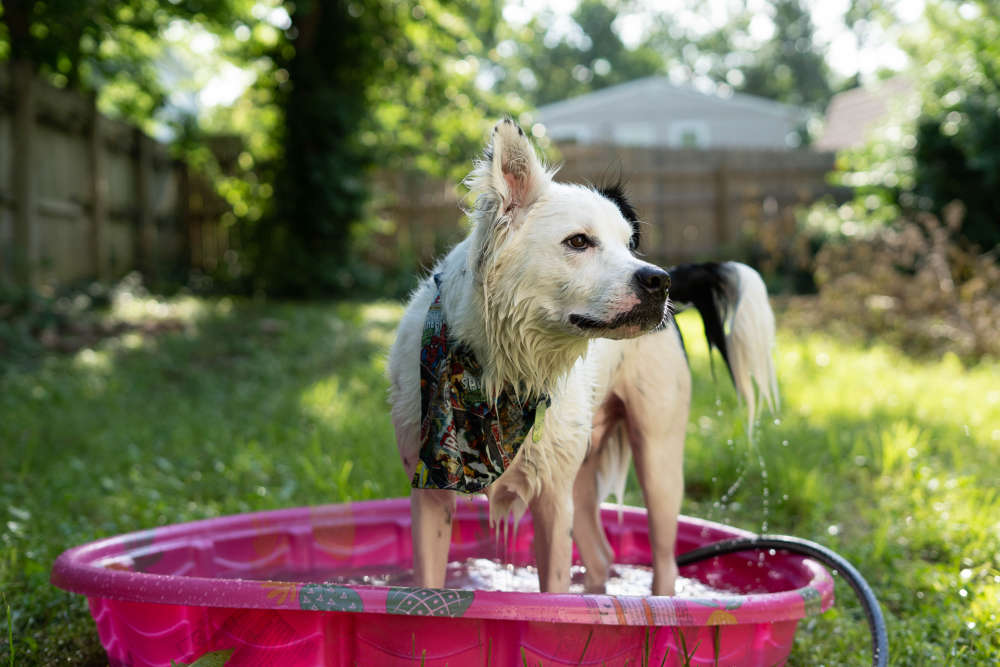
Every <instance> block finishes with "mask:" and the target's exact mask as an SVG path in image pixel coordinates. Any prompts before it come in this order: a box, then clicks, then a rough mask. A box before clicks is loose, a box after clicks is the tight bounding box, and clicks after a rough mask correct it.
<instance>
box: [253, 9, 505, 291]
mask: <svg viewBox="0 0 1000 667" xmlns="http://www.w3.org/2000/svg"><path fill="white" fill-rule="evenodd" d="M288 7H289V10H290V12H289V13H290V15H291V18H292V25H291V28H290V29H289V30H288V31H287V32H286V38H287V45H288V46H290V47H291V48H289V49H287V52H288V54H289V55H288V56H287V57H280V56H278V57H276V61H277V63H278V66H279V68H280V71H282V72H285V73H287V74H286V76H287V84H285V85H282V86H280V87H279V88H278V103H279V106H280V107H281V109H282V110H283V113H284V122H283V124H282V128H281V139H280V142H279V143H280V145H281V147H282V148H281V155H280V157H279V159H278V162H277V169H276V174H275V176H274V182H275V185H274V193H275V199H274V202H273V207H272V210H271V211H270V213H269V214H268V215H266V216H265V217H264V218H263V219H262V220H261V221H260V223H259V224H258V225H257V226H256V233H255V238H256V242H255V246H256V251H255V255H256V256H255V262H254V263H255V265H256V273H257V277H258V279H259V284H258V287H261V288H263V289H265V290H266V291H268V292H270V293H277V294H285V295H316V294H331V293H339V294H345V293H353V292H354V291H355V290H356V289H358V288H359V287H372V286H371V285H362V284H361V283H363V280H362V279H361V277H360V275H361V274H362V273H364V272H365V271H366V269H365V267H363V266H361V262H360V259H359V254H360V253H359V252H358V246H359V244H360V243H361V237H363V236H364V234H365V232H366V230H367V228H368V227H369V222H370V220H371V214H370V212H369V211H368V209H367V203H368V202H369V198H370V184H371V180H372V178H371V177H372V175H373V169H374V167H375V166H376V165H378V166H380V167H390V166H391V167H396V168H400V169H419V170H421V171H423V172H425V173H430V174H434V175H442V174H444V173H446V172H449V173H452V172H451V166H453V165H458V164H463V165H466V164H467V163H468V158H469V155H471V154H473V152H474V151H475V150H478V148H479V146H480V145H481V141H482V137H483V136H484V134H485V129H486V126H487V124H488V123H489V119H490V118H491V117H496V116H497V115H499V114H500V113H501V112H503V111H517V110H518V108H517V107H518V104H517V101H516V100H509V99H504V98H503V97H500V96H497V95H495V94H492V93H490V92H489V91H486V90H482V89H480V88H478V87H477V86H476V85H475V77H476V73H477V68H478V63H479V61H478V59H476V58H475V56H474V54H476V53H481V52H483V51H484V50H485V49H487V48H488V47H489V46H490V45H491V41H492V37H493V34H494V30H495V26H496V23H497V21H498V20H499V15H500V8H499V2H487V3H480V2H475V1H474V0H441V1H439V2H430V3H418V2H391V1H390V0H367V1H364V2H362V1H359V0H354V1H352V2H348V1H347V0H329V1H323V2H321V1H320V0H299V1H297V2H295V3H294V5H292V3H289V4H288ZM375 279H376V280H377V279H378V276H375Z"/></svg>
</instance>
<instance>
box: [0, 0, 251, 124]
mask: <svg viewBox="0 0 1000 667" xmlns="http://www.w3.org/2000/svg"><path fill="white" fill-rule="evenodd" d="M245 4H246V2H245V0H128V1H127V2H121V1H118V0H84V1H82V2H81V1H78V0H49V1H47V2H34V1H32V0H6V2H5V3H4V7H3V14H2V19H3V27H4V30H3V32H2V33H0V42H3V47H2V48H0V53H4V52H6V53H5V55H6V56H7V57H9V58H10V59H13V60H25V61H28V62H30V63H31V64H32V65H33V66H34V68H35V69H36V70H37V71H38V72H39V73H41V74H42V75H44V76H46V77H47V78H48V79H49V80H50V81H52V82H53V83H55V84H56V85H58V86H68V87H71V88H78V89H81V90H85V91H98V90H100V91H101V97H100V99H99V103H100V106H101V109H102V111H105V112H110V113H112V114H115V115H121V116H124V117H126V118H128V119H130V120H132V121H133V122H137V123H139V124H141V125H148V123H149V121H150V118H151V116H152V114H153V111H154V110H156V109H158V108H160V107H161V106H162V105H163V104H164V103H165V101H166V98H167V95H168V91H167V90H165V89H164V87H163V85H162V83H161V80H160V77H159V76H158V75H157V71H156V68H155V62H154V61H155V60H156V58H157V57H159V56H161V55H162V53H163V45H162V43H161V42H160V40H159V37H160V33H161V32H162V31H163V30H164V28H165V27H166V26H167V25H168V24H169V23H170V22H171V21H174V20H183V21H190V22H195V23H199V24H201V25H204V26H206V27H209V28H211V29H215V30H225V29H227V28H228V27H230V25H231V24H232V22H233V20H234V15H235V13H236V11H237V7H241V6H243V5H245Z"/></svg>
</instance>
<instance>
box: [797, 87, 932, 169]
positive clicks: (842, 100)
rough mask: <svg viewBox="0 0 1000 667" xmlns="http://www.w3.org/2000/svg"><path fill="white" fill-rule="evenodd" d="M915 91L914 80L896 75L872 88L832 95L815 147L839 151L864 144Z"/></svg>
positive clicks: (854, 89) (856, 89)
mask: <svg viewBox="0 0 1000 667" xmlns="http://www.w3.org/2000/svg"><path fill="white" fill-rule="evenodd" d="M912 93H913V82H912V81H911V80H910V79H909V78H907V77H906V76H895V77H893V78H891V79H887V80H885V81H881V82H879V83H878V84H877V85H875V86H872V87H870V88H852V89H851V90H847V91H844V92H842V93H839V94H837V95H834V96H833V99H832V100H830V105H829V106H828V107H827V108H826V125H825V128H824V130H823V136H822V137H820V139H819V140H818V141H817V142H816V144H815V145H814V147H815V148H816V149H818V150H827V151H836V150H840V149H842V148H851V147H855V146H861V145H863V144H864V143H865V141H866V140H867V138H868V132H869V131H870V130H871V129H872V128H873V127H875V126H876V125H877V124H878V123H879V122H880V121H882V120H883V119H885V117H886V115H887V114H888V113H889V111H890V110H891V108H892V106H893V105H894V104H896V103H899V102H901V101H902V100H903V99H905V98H906V97H907V96H908V95H910V94H912Z"/></svg>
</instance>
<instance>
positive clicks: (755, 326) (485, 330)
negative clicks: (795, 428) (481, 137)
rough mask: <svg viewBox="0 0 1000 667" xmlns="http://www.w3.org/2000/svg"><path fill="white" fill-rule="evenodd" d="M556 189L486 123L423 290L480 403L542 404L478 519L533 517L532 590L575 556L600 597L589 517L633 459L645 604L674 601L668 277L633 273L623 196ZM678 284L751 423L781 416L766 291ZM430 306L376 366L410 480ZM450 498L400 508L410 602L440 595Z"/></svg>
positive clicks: (418, 500)
mask: <svg viewBox="0 0 1000 667" xmlns="http://www.w3.org/2000/svg"><path fill="white" fill-rule="evenodd" d="M553 175H554V172H553V171H551V170H548V169H546V168H545V167H544V166H543V164H542V163H541V161H540V160H539V159H538V156H537V155H536V153H535V150H534V148H533V146H532V144H531V142H530V140H529V139H528V138H527V137H526V136H525V134H524V132H523V131H521V129H520V128H519V127H518V126H517V125H516V124H515V123H514V122H513V121H511V120H510V119H505V120H503V121H501V122H499V123H498V124H497V125H496V126H495V127H494V128H493V130H492V132H491V134H490V138H489V141H488V143H487V146H486V149H485V150H484V153H483V157H482V158H481V159H480V160H478V161H477V162H476V163H475V165H474V169H473V171H472V172H471V173H470V175H469V176H468V178H467V179H466V184H467V185H468V187H469V188H470V190H471V192H472V193H473V195H474V197H475V206H474V208H473V209H472V210H471V211H470V212H469V219H470V222H471V230H470V232H469V235H468V236H467V237H466V238H465V240H463V241H462V242H460V243H459V244H458V245H456V246H455V247H454V248H453V249H452V250H451V252H449V253H448V254H447V255H446V256H445V257H444V258H443V259H441V260H440V261H439V262H438V263H437V265H436V266H435V268H434V270H433V272H432V274H433V275H439V279H440V292H441V299H442V301H441V303H442V308H443V311H444V316H445V320H446V321H447V322H448V326H449V335H450V336H451V338H453V339H454V340H456V341H460V342H463V343H465V344H467V345H468V346H470V347H471V348H472V350H473V352H474V353H475V355H476V357H477V359H478V360H479V362H480V364H481V365H482V367H483V378H482V379H483V384H484V386H485V388H486V391H487V395H488V396H496V395H497V394H498V392H499V391H500V390H501V388H503V387H505V386H506V387H515V388H517V390H518V392H519V394H521V395H540V394H546V395H548V396H550V397H551V399H552V404H551V407H549V408H548V410H547V412H546V414H545V419H544V428H542V429H541V430H542V432H541V436H540V438H535V437H532V435H529V436H528V437H527V438H526V439H525V441H524V443H523V445H522V446H521V448H520V450H519V452H518V454H517V456H516V457H515V458H514V460H513V462H512V464H511V466H510V467H509V468H508V469H507V470H506V471H505V472H504V474H503V475H502V476H501V477H500V478H499V479H498V480H497V481H496V482H494V483H493V484H492V485H491V486H490V487H489V489H488V491H487V495H488V497H489V502H490V518H491V521H492V522H494V523H497V522H500V521H503V520H506V519H507V518H508V517H509V516H513V517H514V520H515V521H516V520H517V519H519V518H520V517H521V516H522V515H523V514H524V512H525V511H527V510H529V509H530V511H531V512H532V519H533V523H534V551H535V557H536V561H537V565H538V576H539V587H540V590H542V591H547V592H565V591H566V590H568V587H569V572H570V562H571V558H572V540H573V539H575V540H576V543H577V546H578V548H579V551H580V556H581V560H582V561H583V564H584V565H585V567H586V578H585V588H586V590H587V591H588V592H603V590H604V587H605V582H606V580H607V576H608V572H609V567H610V565H611V561H612V556H613V553H612V550H611V547H610V546H609V544H608V542H607V539H606V537H605V535H604V531H603V529H602V527H601V524H600V517H599V505H600V503H601V502H602V501H603V500H604V499H605V498H607V497H608V495H609V494H611V493H616V494H618V495H619V497H620V494H621V491H622V489H623V488H624V485H625V479H626V476H627V474H628V469H629V466H630V465H631V461H632V460H633V459H634V461H635V466H636V473H637V476H638V480H639V484H640V487H641V489H642V493H643V497H644V499H645V504H646V507H647V508H648V513H649V514H648V516H649V524H650V540H651V546H652V551H653V554H654V562H653V568H654V579H653V593H654V594H657V595H671V594H673V592H674V582H675V579H676V576H677V566H676V563H675V562H674V542H675V539H676V534H677V517H678V514H679V511H680V504H681V497H682V495H683V466H682V461H683V446H684V433H685V429H686V425H687V421H688V412H689V407H690V396H691V377H690V372H689V369H688V366H687V361H686V358H685V352H684V348H683V342H682V340H681V337H680V333H679V331H678V330H677V328H676V325H675V323H674V321H673V317H672V314H671V308H672V304H671V303H670V301H669V300H668V299H667V287H668V284H669V282H670V277H668V274H667V273H666V272H664V271H663V270H662V269H660V268H659V267H656V266H654V265H652V264H650V263H648V262H645V261H643V260H641V259H640V258H638V257H637V256H636V249H637V245H638V240H639V221H638V219H637V217H636V214H635V211H634V210H633V209H632V207H631V205H630V204H629V203H628V201H627V199H626V197H625V194H624V191H623V189H622V188H621V187H620V186H617V185H616V186H610V187H607V188H594V187H589V186H584V185H574V184H566V183H559V182H556V181H554V180H553ZM673 277H674V282H675V283H677V282H678V278H680V283H681V284H679V285H677V284H675V285H674V287H673V288H671V296H672V297H673V299H674V301H679V302H688V303H690V304H692V305H694V306H696V307H697V308H698V310H699V312H700V313H701V314H702V317H703V319H705V322H706V333H707V334H708V336H709V341H710V343H713V344H714V345H715V346H717V347H719V349H720V351H721V352H722V353H723V356H724V357H725V359H726V362H727V364H728V366H729V368H730V371H731V373H732V377H733V379H734V382H735V383H736V386H737V389H738V390H739V392H740V394H741V396H742V397H743V398H744V399H745V400H746V402H747V404H748V406H749V407H750V408H751V421H752V419H753V417H752V412H753V410H754V409H755V408H756V407H757V405H758V403H759V402H761V401H763V402H767V403H768V404H772V407H773V402H774V401H776V399H777V388H776V385H775V382H774V368H773V364H772V361H771V346H772V345H773V341H774V319H773V314H772V313H771V309H770V306H769V305H768V302H767V293H766V290H765V289H764V286H763V282H762V281H761V280H760V277H759V276H758V275H757V273H756V272H754V271H753V270H752V269H750V268H749V267H746V266H744V265H742V264H737V263H732V262H729V263H725V264H704V265H687V266H685V267H677V268H676V270H675V272H674V276H673ZM437 289H438V288H437V287H436V286H435V282H434V280H432V279H431V277H428V278H426V279H424V280H423V281H422V282H421V283H420V285H419V286H418V287H417V289H416V290H415V292H414V293H413V295H412V297H411V299H410V302H409V304H408V306H407V308H406V311H405V313H404V315H403V318H402V320H401V322H400V325H399V328H398V331H397V336H396V340H395V342H394V344H393V346H392V349H391V351H390V354H389V364H388V375H389V379H390V384H391V388H390V402H391V404H392V420H393V424H394V426H395V431H396V442H397V447H398V449H399V454H400V457H401V459H402V462H403V467H404V469H405V470H406V474H407V475H408V476H409V477H411V478H412V476H413V473H414V470H415V467H416V464H417V461H418V457H419V453H420V448H421V442H420V421H421V415H420V405H421V400H420V370H419V358H420V346H421V334H422V330H423V324H424V319H425V317H426V315H427V311H428V308H429V306H430V305H431V302H432V301H433V300H434V298H435V296H436V294H437ZM678 297H680V298H678ZM679 305H681V304H680V303H675V304H673V307H677V306H679ZM726 325H728V330H729V331H728V333H727V332H726V328H727V326H726ZM755 389H756V391H757V392H758V393H755ZM536 428H539V426H536ZM536 440H538V441H537V442H536ZM455 493H456V492H455V491H451V490H437V489H413V490H412V492H411V511H412V520H413V521H412V532H413V551H414V575H415V580H416V583H417V584H418V585H421V586H428V587H442V586H444V583H445V569H446V566H447V560H448V547H449V543H450V537H451V525H450V524H451V517H452V514H453V512H454V507H455Z"/></svg>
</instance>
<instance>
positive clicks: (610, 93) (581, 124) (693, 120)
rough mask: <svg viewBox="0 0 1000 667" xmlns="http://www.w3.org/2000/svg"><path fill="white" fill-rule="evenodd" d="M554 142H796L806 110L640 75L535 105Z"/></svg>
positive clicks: (762, 145) (783, 145) (776, 145)
mask: <svg viewBox="0 0 1000 667" xmlns="http://www.w3.org/2000/svg"><path fill="white" fill-rule="evenodd" d="M536 118H537V120H538V122H540V123H541V124H542V125H543V126H544V127H545V133H546V134H547V135H548V137H549V138H551V139H552V140H553V141H556V142H558V143H578V144H608V143H610V144H615V145H619V146H642V147H676V148H755V149H779V150H785V149H789V148H794V147H797V146H798V143H799V135H798V130H799V128H800V127H802V125H803V124H804V123H805V121H806V118H807V112H806V110H805V109H801V108H799V107H794V106H789V105H787V104H781V103H779V102H774V101H771V100H767V99H764V98H761V97H755V96H753V95H744V94H742V93H730V94H728V95H723V94H713V93H703V92H700V91H698V90H696V89H695V88H693V87H691V86H681V85H677V84H674V83H671V82H670V80H669V79H668V78H667V77H660V76H654V77H647V78H643V79H636V80H635V81H629V82H628V83H623V84H619V85H617V86H611V87H608V88H602V89H601V90H598V91H595V92H593V93H587V94H585V95H580V96H578V97H573V98H570V99H568V100H564V101H562V102H555V103H553V104H547V105H545V106H543V107H539V108H538V110H537V113H536Z"/></svg>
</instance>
